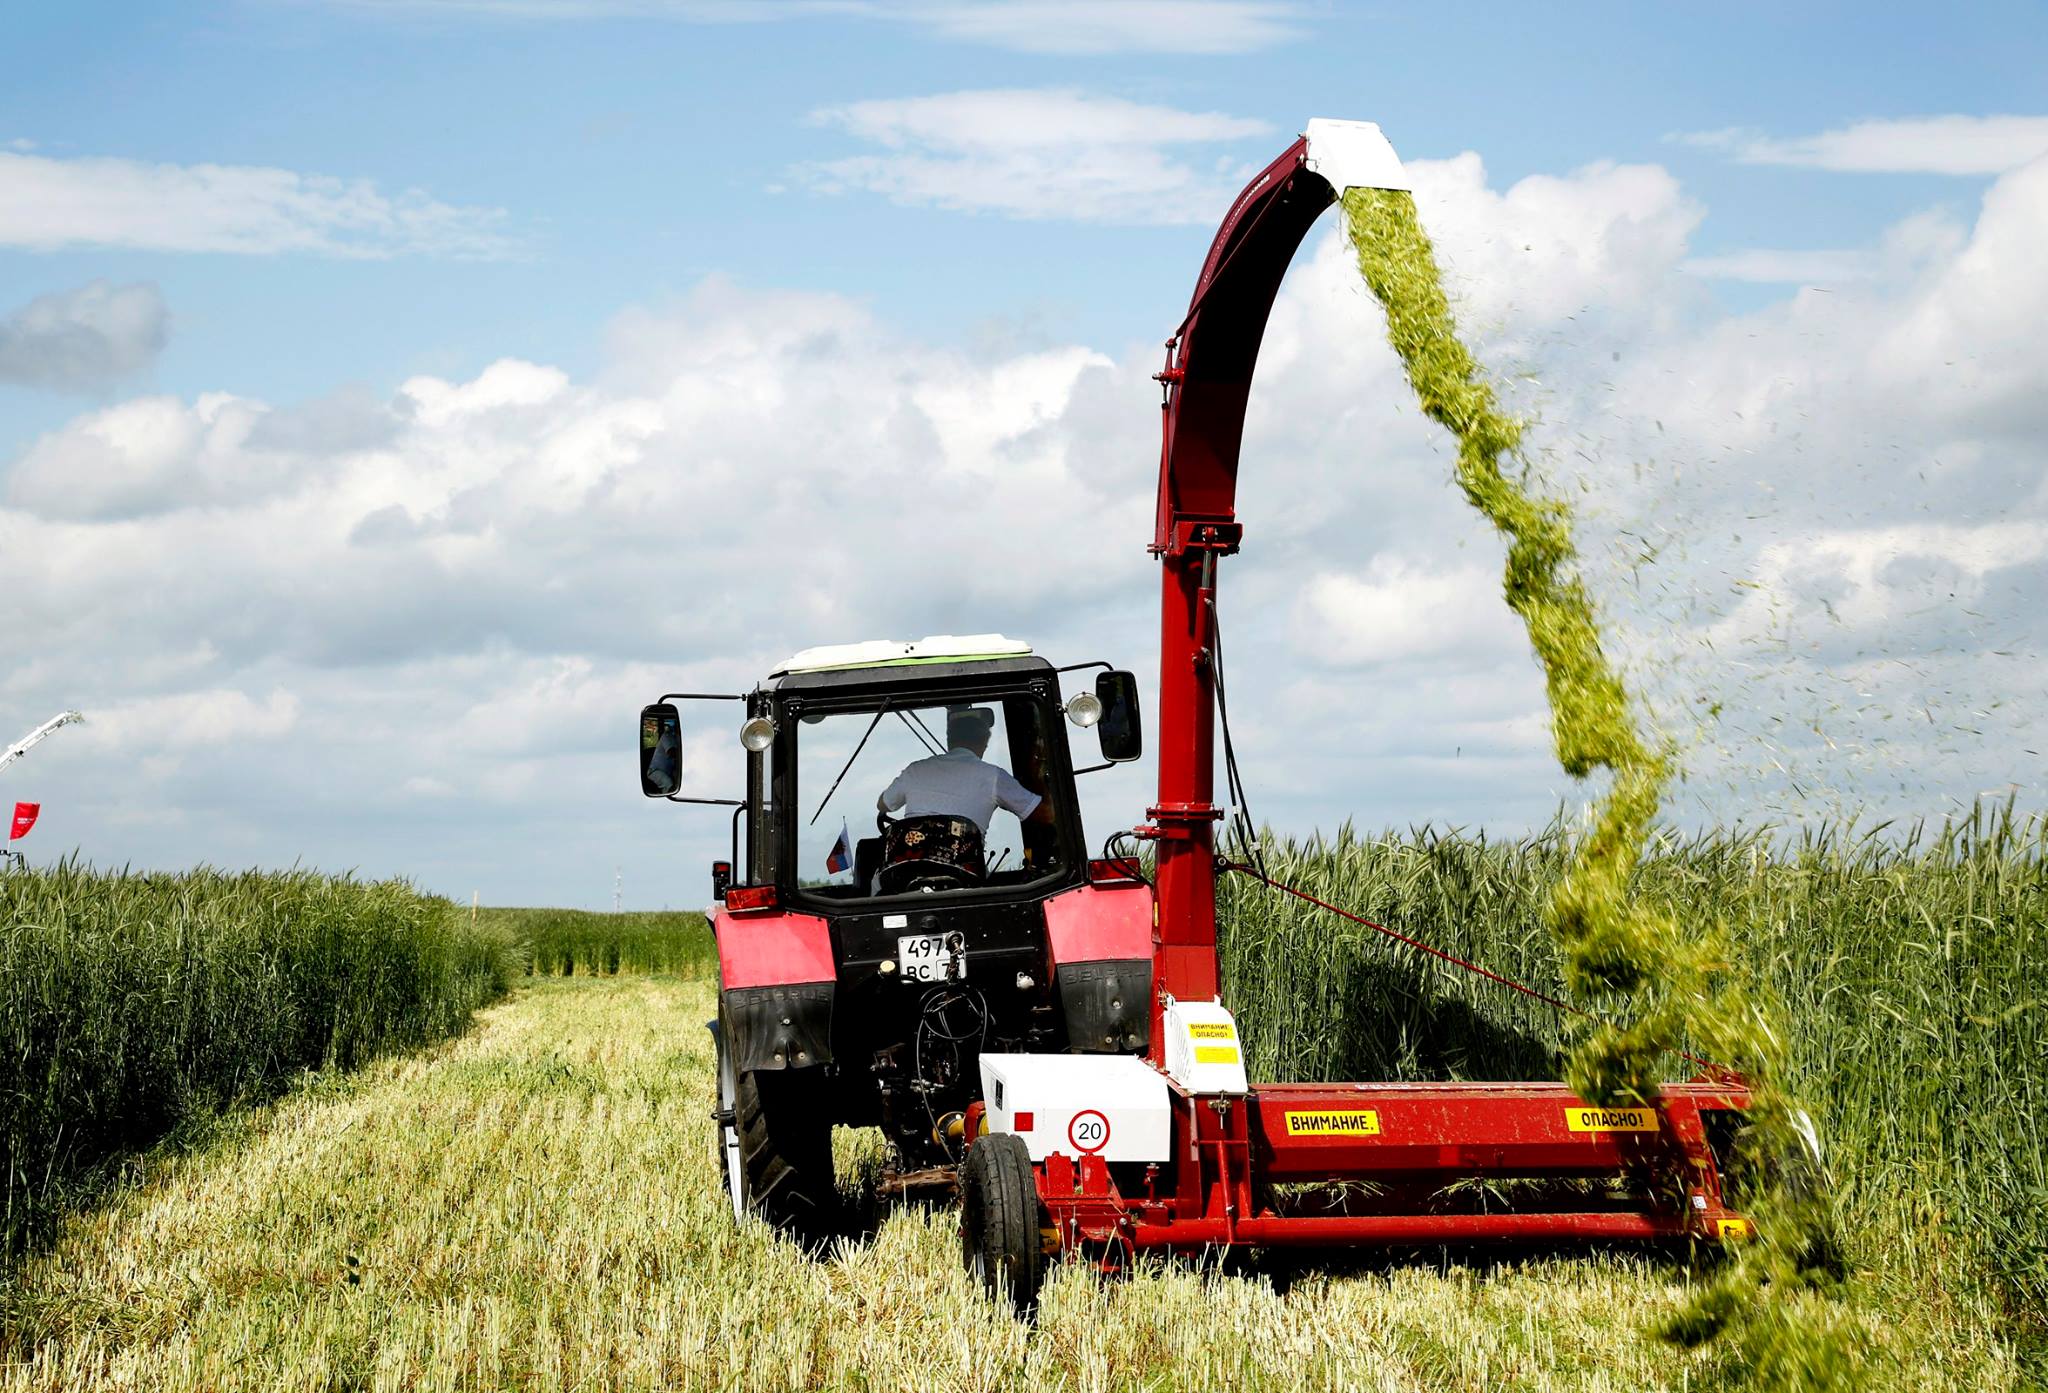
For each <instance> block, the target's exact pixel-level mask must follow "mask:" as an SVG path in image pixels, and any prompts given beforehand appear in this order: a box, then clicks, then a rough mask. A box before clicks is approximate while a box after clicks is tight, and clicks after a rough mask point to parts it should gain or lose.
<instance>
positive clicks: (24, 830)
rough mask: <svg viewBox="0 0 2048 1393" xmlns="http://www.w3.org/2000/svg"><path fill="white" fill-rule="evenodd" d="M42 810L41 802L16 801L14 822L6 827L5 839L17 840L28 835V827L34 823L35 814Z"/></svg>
mask: <svg viewBox="0 0 2048 1393" xmlns="http://www.w3.org/2000/svg"><path fill="white" fill-rule="evenodd" d="M42 810H43V805H42V804H41V803H16V804H15V805H14V822H13V823H12V824H11V825H10V826H9V827H8V829H7V840H8V841H10V842H18V841H20V840H21V839H22V838H23V837H26V836H27V835H28V829H29V828H31V827H33V826H35V825H36V815H37V814H38V813H40V812H42Z"/></svg>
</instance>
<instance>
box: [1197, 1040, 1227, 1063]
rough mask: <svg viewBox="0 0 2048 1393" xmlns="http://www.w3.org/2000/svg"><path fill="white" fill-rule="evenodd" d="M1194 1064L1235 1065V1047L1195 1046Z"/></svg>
mask: <svg viewBox="0 0 2048 1393" xmlns="http://www.w3.org/2000/svg"><path fill="white" fill-rule="evenodd" d="M1195 1063H1197V1064H1235V1063H1237V1046H1235V1045H1197V1046H1195Z"/></svg>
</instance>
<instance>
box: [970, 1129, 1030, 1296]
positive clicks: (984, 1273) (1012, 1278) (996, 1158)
mask: <svg viewBox="0 0 2048 1393" xmlns="http://www.w3.org/2000/svg"><path fill="white" fill-rule="evenodd" d="M960 1200H961V1210H960V1249H961V1254H962V1256H964V1257H965V1258H966V1260H967V1269H968V1271H970V1272H972V1273H973V1274H974V1275H975V1278H976V1279H977V1280H978V1281H979V1282H980V1283H981V1284H982V1286H983V1287H984V1288H986V1289H987V1291H988V1293H989V1295H990V1296H992V1297H994V1298H996V1299H997V1300H999V1301H1000V1300H1007V1301H1009V1302H1010V1304H1011V1305H1012V1306H1013V1307H1014V1308H1015V1309H1016V1311H1017V1313H1018V1314H1019V1315H1027V1316H1028V1315H1029V1314H1031V1312H1032V1310H1033V1309H1034V1308H1035V1307H1036V1306H1037V1304H1038V1289H1039V1286H1040V1285H1041V1284H1042V1283H1043V1282H1044V1281H1045V1267H1046V1258H1045V1247H1044V1243H1043V1239H1042V1232H1041V1228H1040V1218H1039V1204H1038V1182H1037V1180H1036V1178H1035V1177H1034V1176H1033V1175H1032V1170H1031V1156H1030V1153H1029V1152H1027V1151H1026V1150H1025V1149H1024V1139H1023V1138H1022V1137H1019V1136H1016V1135H1014V1134H1013V1133H1009V1132H991V1133H989V1134H988V1135H987V1136H984V1137H978V1138H976V1139H975V1140H974V1142H973V1144H972V1145H970V1146H969V1147H968V1148H967V1163H966V1164H965V1165H964V1166H962V1167H961V1168H960Z"/></svg>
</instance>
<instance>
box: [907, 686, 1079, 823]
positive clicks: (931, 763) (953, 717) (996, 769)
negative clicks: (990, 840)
mask: <svg viewBox="0 0 2048 1393" xmlns="http://www.w3.org/2000/svg"><path fill="white" fill-rule="evenodd" d="M995 724H996V716H995V712H993V711H991V710H989V708H987V707H986V706H954V707H950V708H948V710H947V712H946V745H947V749H946V752H945V753H944V754H942V755H932V756H931V757H930V758H928V759H920V760H917V761H916V762H915V763H912V764H911V765H909V766H908V767H906V768H905V769H904V771H903V772H902V773H901V774H898V775H897V776H896V781H895V782H894V783H892V784H890V785H889V787H888V788H886V789H884V790H883V791H882V796H881V797H880V798H878V799H876V800H875V806H876V807H877V808H880V809H881V810H882V811H883V812H885V813H893V812H896V811H898V810H901V812H902V814H903V816H905V817H933V816H940V817H964V818H968V819H970V820H971V821H972V822H973V823H974V825H975V826H977V827H979V828H980V829H981V831H982V835H984V836H986V835H987V834H988V825H989V823H990V822H992V821H994V820H995V815H996V809H997V808H1007V809H1008V810H1009V811H1010V812H1012V813H1014V814H1016V816H1017V820H1018V821H1019V822H1023V821H1027V820H1028V821H1036V822H1047V821H1050V820H1051V818H1052V806H1051V805H1050V804H1049V803H1047V802H1046V801H1045V800H1044V798H1043V797H1041V796H1040V795H1038V794H1036V793H1033V792H1032V791H1031V790H1030V789H1028V788H1026V787H1024V785H1022V784H1020V783H1018V782H1017V780H1016V779H1015V778H1014V777H1012V776H1011V774H1010V771H1009V770H1007V769H1004V768H1002V767H1001V766H999V765H994V764H990V763H989V762H988V761H987V760H985V759H983V758H982V756H983V755H984V754H986V753H987V752H988V738H989V732H991V731H992V730H994V729H995Z"/></svg>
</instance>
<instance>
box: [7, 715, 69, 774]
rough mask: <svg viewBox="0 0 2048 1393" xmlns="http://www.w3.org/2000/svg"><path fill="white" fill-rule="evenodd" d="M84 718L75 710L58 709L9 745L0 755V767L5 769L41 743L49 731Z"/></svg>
mask: <svg viewBox="0 0 2048 1393" xmlns="http://www.w3.org/2000/svg"><path fill="white" fill-rule="evenodd" d="M84 719H85V717H83V716H81V715H79V714H78V713H77V712H76V711H60V712H59V713H58V714H56V715H54V716H52V717H50V719H49V720H47V721H44V722H43V723H42V724H41V725H39V726H37V727H36V728H35V729H34V730H32V731H30V732H29V733H28V734H26V735H24V736H22V737H21V739H19V740H17V741H15V742H14V743H13V744H12V745H9V746H8V747H7V753H6V754H4V755H0V769H5V768H6V767H7V766H8V765H10V764H12V763H14V761H16V760H17V759H20V758H21V757H22V756H23V755H25V754H27V753H28V752H29V751H30V750H32V749H34V748H35V747H36V746H38V745H40V744H42V743H43V741H45V740H47V739H49V737H50V732H51V731H53V730H56V729H58V728H59V727H62V726H68V725H77V724H78V723H80V722H81V721H83V720H84Z"/></svg>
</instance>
